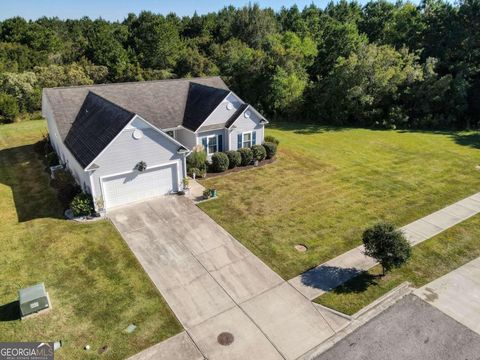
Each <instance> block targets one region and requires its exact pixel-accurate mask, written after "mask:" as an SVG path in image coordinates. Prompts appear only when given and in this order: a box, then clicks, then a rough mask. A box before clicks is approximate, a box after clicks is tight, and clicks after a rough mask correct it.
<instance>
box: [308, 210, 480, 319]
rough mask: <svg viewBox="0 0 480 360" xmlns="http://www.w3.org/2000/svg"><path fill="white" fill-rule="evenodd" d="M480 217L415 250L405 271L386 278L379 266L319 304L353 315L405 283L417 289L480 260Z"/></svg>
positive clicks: (401, 270) (335, 291)
mask: <svg viewBox="0 0 480 360" xmlns="http://www.w3.org/2000/svg"><path fill="white" fill-rule="evenodd" d="M479 239H480V215H476V216H474V217H473V218H471V219H469V220H467V221H465V222H464V223H461V224H459V225H457V226H454V227H452V228H450V229H449V230H447V231H445V232H443V233H441V234H440V235H437V236H435V237H434V238H432V239H430V240H427V241H425V242H423V243H421V244H419V245H417V246H415V247H414V248H413V252H412V258H411V259H410V261H409V262H408V263H407V264H406V265H405V266H403V267H401V268H398V269H394V270H393V271H392V272H391V273H388V274H387V275H386V276H384V277H378V275H379V274H380V273H381V269H380V267H379V266H377V267H375V268H373V269H372V270H371V271H369V272H368V273H364V274H362V275H359V276H357V277H356V278H354V279H352V280H350V281H348V282H347V283H345V284H344V285H342V286H339V287H338V288H336V289H334V290H333V291H331V292H329V293H326V294H324V295H322V296H320V297H319V298H317V299H315V302H317V303H319V304H322V305H325V306H327V307H330V308H332V309H335V310H338V311H341V312H343V313H345V314H349V315H352V314H354V313H356V312H357V311H358V310H360V309H362V308H363V307H364V306H366V305H368V304H370V303H371V302H372V301H374V300H376V299H377V298H379V297H380V296H382V295H383V294H385V293H387V292H388V291H389V290H391V289H393V288H394V287H396V286H398V285H400V284H401V283H402V282H404V281H409V282H411V283H412V284H413V285H414V286H415V287H420V286H423V285H425V284H427V283H429V282H430V281H432V280H435V279H437V278H439V277H440V276H442V275H445V274H446V273H448V272H450V271H453V270H455V269H456V268H458V267H460V266H462V265H464V264H466V263H467V262H469V261H471V260H473V259H476V258H477V257H479V256H480V241H479Z"/></svg>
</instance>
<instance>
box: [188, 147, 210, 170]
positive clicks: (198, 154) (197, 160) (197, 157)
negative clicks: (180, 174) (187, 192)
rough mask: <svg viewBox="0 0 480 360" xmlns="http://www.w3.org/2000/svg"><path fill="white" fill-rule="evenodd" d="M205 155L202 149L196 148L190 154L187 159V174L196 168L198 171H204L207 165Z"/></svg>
mask: <svg viewBox="0 0 480 360" xmlns="http://www.w3.org/2000/svg"><path fill="white" fill-rule="evenodd" d="M206 162H207V153H206V152H205V151H204V150H203V147H202V148H197V149H195V150H194V151H192V152H191V153H190V155H188V157H187V172H189V173H190V172H191V169H193V168H197V169H199V170H205V169H206V167H207V165H206Z"/></svg>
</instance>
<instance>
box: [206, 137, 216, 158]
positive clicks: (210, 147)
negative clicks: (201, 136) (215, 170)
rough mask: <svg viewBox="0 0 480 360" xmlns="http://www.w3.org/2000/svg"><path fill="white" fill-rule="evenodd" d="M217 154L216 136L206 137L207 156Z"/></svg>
mask: <svg viewBox="0 0 480 360" xmlns="http://www.w3.org/2000/svg"><path fill="white" fill-rule="evenodd" d="M216 152H217V136H216V135H213V136H209V137H207V154H208V155H211V154H213V153H216Z"/></svg>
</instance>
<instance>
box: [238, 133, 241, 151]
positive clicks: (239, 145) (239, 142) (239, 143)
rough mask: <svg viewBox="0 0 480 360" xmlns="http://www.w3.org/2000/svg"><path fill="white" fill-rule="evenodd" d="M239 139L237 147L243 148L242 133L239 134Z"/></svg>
mask: <svg viewBox="0 0 480 360" xmlns="http://www.w3.org/2000/svg"><path fill="white" fill-rule="evenodd" d="M237 139H238V146H237V149H241V148H242V134H238V135H237Z"/></svg>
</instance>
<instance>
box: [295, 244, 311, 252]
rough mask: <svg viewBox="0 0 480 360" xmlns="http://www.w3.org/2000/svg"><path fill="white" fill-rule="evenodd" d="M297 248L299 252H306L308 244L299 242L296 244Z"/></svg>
mask: <svg viewBox="0 0 480 360" xmlns="http://www.w3.org/2000/svg"><path fill="white" fill-rule="evenodd" d="M295 250H297V251H298V252H305V251H307V250H308V248H307V246H306V245H303V244H297V245H295Z"/></svg>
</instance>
